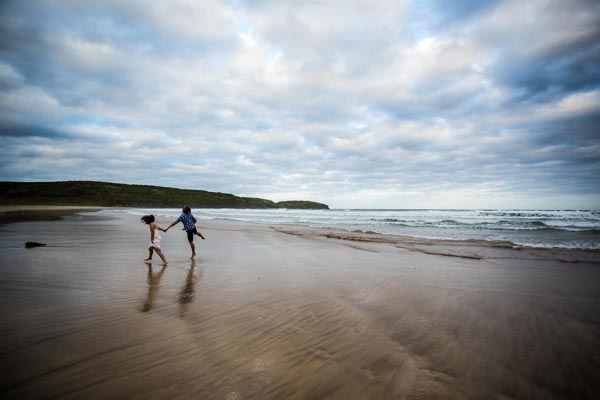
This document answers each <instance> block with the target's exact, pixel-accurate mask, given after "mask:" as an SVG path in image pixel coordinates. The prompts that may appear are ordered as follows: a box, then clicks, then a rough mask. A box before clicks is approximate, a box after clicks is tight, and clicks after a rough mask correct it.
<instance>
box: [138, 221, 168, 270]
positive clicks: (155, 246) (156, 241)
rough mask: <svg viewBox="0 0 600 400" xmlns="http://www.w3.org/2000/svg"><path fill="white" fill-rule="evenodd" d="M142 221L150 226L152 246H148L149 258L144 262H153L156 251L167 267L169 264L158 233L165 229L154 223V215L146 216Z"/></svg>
mask: <svg viewBox="0 0 600 400" xmlns="http://www.w3.org/2000/svg"><path fill="white" fill-rule="evenodd" d="M141 220H142V222H144V223H146V224H148V225H150V245H149V246H148V258H146V259H145V260H144V261H151V260H152V256H153V255H154V252H155V251H156V254H158V256H159V257H160V259H161V260H162V261H163V265H164V266H166V265H167V264H168V263H167V259H166V257H165V255H164V253H163V252H162V250H161V249H160V234H159V233H158V230H159V229H160V230H163V229H162V228H161V227H159V226H158V225H157V223H156V222H154V220H155V217H154V215H144V216H143V217H142V218H141Z"/></svg>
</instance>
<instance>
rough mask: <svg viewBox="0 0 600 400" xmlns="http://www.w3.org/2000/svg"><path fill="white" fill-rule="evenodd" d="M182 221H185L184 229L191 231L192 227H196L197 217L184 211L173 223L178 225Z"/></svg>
mask: <svg viewBox="0 0 600 400" xmlns="http://www.w3.org/2000/svg"><path fill="white" fill-rule="evenodd" d="M180 222H183V230H184V231H189V230H191V229H194V228H196V218H194V216H193V215H192V214H186V213H183V214H181V215H180V216H179V218H177V219H176V220H175V221H173V223H172V224H171V225H176V224H178V223H180Z"/></svg>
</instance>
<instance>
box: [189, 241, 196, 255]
mask: <svg viewBox="0 0 600 400" xmlns="http://www.w3.org/2000/svg"><path fill="white" fill-rule="evenodd" d="M189 243H190V247H191V248H192V258H194V257H196V246H194V242H189Z"/></svg>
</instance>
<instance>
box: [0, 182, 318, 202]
mask: <svg viewBox="0 0 600 400" xmlns="http://www.w3.org/2000/svg"><path fill="white" fill-rule="evenodd" d="M0 205H5V206H8V205H44V206H99V207H153V208H178V207H182V206H186V205H187V206H190V207H192V208H293V209H328V208H329V206H328V205H327V204H322V203H317V202H313V201H303V200H298V201H296V200H293V201H281V202H278V203H276V202H274V201H271V200H266V199H259V198H255V197H240V196H235V195H233V194H229V193H219V192H208V191H206V190H188V189H176V188H170V187H163V186H148V185H128V184H124V183H110V182H95V181H64V182H0Z"/></svg>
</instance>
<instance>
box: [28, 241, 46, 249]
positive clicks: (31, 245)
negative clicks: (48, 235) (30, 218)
mask: <svg viewBox="0 0 600 400" xmlns="http://www.w3.org/2000/svg"><path fill="white" fill-rule="evenodd" d="M44 246H47V244H46V243H38V242H25V248H27V249H32V248H34V247H44Z"/></svg>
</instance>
